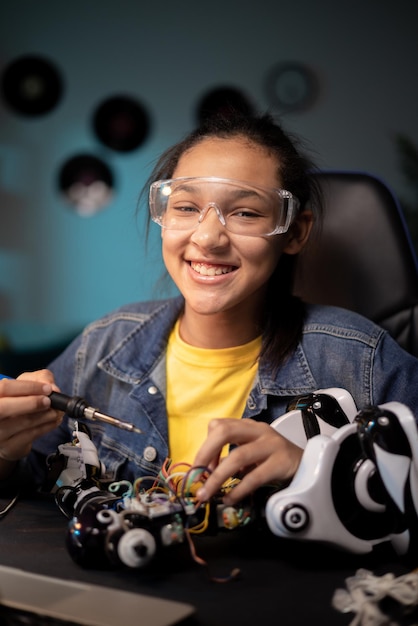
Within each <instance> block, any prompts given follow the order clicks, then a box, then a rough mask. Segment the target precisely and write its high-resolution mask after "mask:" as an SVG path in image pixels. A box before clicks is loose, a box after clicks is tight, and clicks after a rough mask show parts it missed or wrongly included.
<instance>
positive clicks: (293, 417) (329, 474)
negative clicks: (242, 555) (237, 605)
mask: <svg viewBox="0 0 418 626" xmlns="http://www.w3.org/2000/svg"><path fill="white" fill-rule="evenodd" d="M271 426H272V428H274V429H275V430H276V431H277V432H279V433H280V434H282V435H283V436H284V437H286V438H287V439H289V440H291V441H292V442H294V443H295V444H297V445H299V446H300V447H302V448H304V453H303V456H302V460H301V463H300V466H299V468H298V471H297V472H296V474H295V476H294V478H293V479H292V481H291V483H290V484H289V485H288V486H287V487H285V488H283V489H280V490H276V491H275V492H273V493H272V492H271V491H270V492H269V495H268V497H267V499H266V500H264V501H263V506H262V510H261V512H260V510H256V507H254V502H248V503H242V504H240V505H237V506H235V507H227V506H225V505H223V503H222V493H221V494H219V497H218V498H214V499H213V501H212V502H210V503H207V504H206V505H202V504H200V503H197V502H196V500H195V498H193V495H192V491H190V492H188V491H187V488H186V491H185V490H184V485H183V488H182V490H183V491H182V495H181V497H180V496H179V494H175V495H174V496H173V494H172V493H171V495H170V494H169V496H167V495H166V496H165V497H164V498H162V497H161V492H160V490H159V489H157V490H146V491H143V492H142V493H141V492H140V493H137V494H135V495H134V494H133V493H132V490H130V489H129V488H127V487H126V483H125V482H124V481H121V482H120V483H113V484H111V485H110V486H109V489H105V488H103V485H102V483H101V476H102V475H103V472H104V468H103V466H102V464H101V463H100V460H99V458H98V455H97V451H96V448H95V446H94V444H93V442H92V441H91V439H90V437H89V434H88V431H87V430H86V429H85V428H84V426H83V425H82V424H81V425H78V424H77V426H76V431H75V432H74V436H75V439H74V440H73V441H72V442H71V443H68V444H64V445H62V446H59V448H58V451H57V452H56V454H54V455H52V456H51V457H50V459H49V465H50V468H51V467H53V468H55V475H58V478H57V480H56V482H55V484H54V487H53V489H52V491H53V492H54V493H55V498H56V501H57V504H58V506H59V507H60V508H61V510H62V511H63V512H64V514H65V515H66V516H67V517H68V518H69V519H70V522H69V526H68V532H67V548H68V551H69V553H70V555H71V557H72V558H73V560H74V561H75V562H77V563H79V564H80V565H82V566H89V565H94V566H95V567H97V566H99V565H100V564H103V565H108V564H109V563H110V564H112V565H124V566H127V567H130V568H142V567H145V566H146V565H148V563H150V561H151V560H152V559H153V558H155V556H156V555H158V554H160V553H162V552H163V551H164V549H165V548H166V547H168V546H171V545H174V544H179V543H183V542H184V541H185V538H186V535H187V533H189V532H193V530H194V529H197V528H200V529H201V528H202V522H203V518H205V519H206V525H205V532H207V531H209V532H212V533H213V532H217V531H218V530H220V529H232V528H237V527H239V526H243V525H245V524H247V523H248V522H250V521H253V520H254V518H255V517H256V516H258V515H260V514H261V516H262V517H263V518H265V521H266V522H267V526H268V528H269V529H270V531H271V532H272V533H273V534H274V535H276V536H278V537H281V538H287V539H293V540H299V541H317V542H324V543H328V544H331V545H333V546H334V547H336V548H340V549H343V550H346V551H348V552H354V553H367V552H371V551H372V550H373V548H374V546H376V545H377V544H381V543H390V544H391V545H392V546H393V548H394V549H395V551H396V552H397V553H398V554H399V555H410V554H413V553H415V554H416V547H417V540H418V430H417V424H416V421H415V418H414V416H413V414H412V412H411V411H410V410H409V408H408V407H407V406H406V405H404V404H402V403H400V402H388V403H386V404H382V405H379V406H370V407H368V408H365V409H364V410H361V411H358V410H357V408H356V406H355V404H354V401H353V399H352V397H351V395H350V394H349V393H348V392H347V391H345V390H344V389H339V388H330V389H323V390H318V391H316V392H314V393H311V394H307V395H305V396H299V397H298V398H297V399H296V400H295V401H293V402H292V403H291V404H290V405H289V406H288V410H287V412H286V413H285V414H284V415H282V416H281V417H279V418H278V419H276V420H275V421H274V422H273V423H272V424H271ZM57 467H58V468H59V469H58V470H57ZM196 471H197V470H196ZM58 472H59V473H58ZM202 475H203V470H202V471H201V472H199V471H198V476H199V479H200V480H202V478H201V477H202ZM158 483H159V484H160V486H161V481H158V480H157V484H158ZM232 488H233V487H232ZM186 492H187V493H186ZM202 506H204V508H202Z"/></svg>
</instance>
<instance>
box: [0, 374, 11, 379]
mask: <svg viewBox="0 0 418 626" xmlns="http://www.w3.org/2000/svg"><path fill="white" fill-rule="evenodd" d="M2 378H10V380H12V377H11V376H6V374H0V380H1V379H2Z"/></svg>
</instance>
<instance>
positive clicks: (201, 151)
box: [173, 137, 282, 187]
mask: <svg viewBox="0 0 418 626" xmlns="http://www.w3.org/2000/svg"><path fill="white" fill-rule="evenodd" d="M279 169H280V163H279V162H278V160H277V158H276V157H275V156H274V155H272V154H271V153H270V152H269V151H268V150H267V149H265V148H263V147H261V146H259V145H258V144H255V143H252V142H250V141H248V140H247V139H245V138H238V137H237V138H229V139H220V138H207V139H204V140H203V141H201V142H200V143H199V144H197V145H196V146H193V147H192V148H190V149H189V150H187V151H186V152H185V153H184V154H183V155H182V156H181V157H180V159H179V162H178V164H177V167H176V169H175V170H174V172H173V178H179V177H183V176H184V177H217V178H234V179H236V180H241V181H245V182H248V183H252V184H254V185H261V186H264V187H279V186H281V184H282V183H281V178H280V174H279Z"/></svg>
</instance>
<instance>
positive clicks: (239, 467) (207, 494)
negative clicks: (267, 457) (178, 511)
mask: <svg viewBox="0 0 418 626" xmlns="http://www.w3.org/2000/svg"><path fill="white" fill-rule="evenodd" d="M254 447H255V448H257V446H251V445H250V444H247V445H242V446H239V448H235V449H234V450H232V452H231V453H230V454H229V455H228V456H227V457H225V458H224V459H222V460H221V462H220V463H219V464H218V465H217V467H216V468H215V469H214V470H213V472H212V473H211V474H210V476H209V477H208V479H207V480H206V481H205V484H204V485H203V486H202V487H201V488H200V489H199V490H198V492H197V494H196V495H197V497H198V498H199V500H202V501H203V502H207V501H208V500H209V499H210V498H212V497H213V496H214V495H215V494H216V493H217V492H218V491H219V489H220V488H221V486H222V485H223V484H224V483H225V482H226V481H227V480H229V479H230V478H233V477H235V476H237V475H238V474H239V473H241V472H242V471H243V470H244V469H245V468H246V467H248V466H249V465H250V464H251V465H252V464H253V463H254V462H256V460H258V459H259V452H258V451H253V452H251V448H254ZM248 448H249V450H248ZM261 458H262V457H261Z"/></svg>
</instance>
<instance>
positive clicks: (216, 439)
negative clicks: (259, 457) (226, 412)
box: [193, 418, 260, 467]
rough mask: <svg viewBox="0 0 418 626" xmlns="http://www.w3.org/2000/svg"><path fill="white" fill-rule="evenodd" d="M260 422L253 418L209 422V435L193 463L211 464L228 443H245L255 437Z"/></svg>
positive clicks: (200, 464)
mask: <svg viewBox="0 0 418 626" xmlns="http://www.w3.org/2000/svg"><path fill="white" fill-rule="evenodd" d="M259 426H260V424H257V423H255V422H252V421H251V420H235V419H226V418H223V419H214V420H211V421H210V422H209V428H208V437H207V439H206V440H205V441H204V442H203V444H202V446H201V447H200V449H199V451H198V452H197V454H196V457H195V460H194V462H193V465H197V466H205V467H207V466H211V465H213V463H214V460H217V459H219V456H220V454H221V452H222V449H223V447H224V446H225V445H226V444H243V443H246V442H249V441H251V440H253V439H254V433H255V432H256V429H257V427H259Z"/></svg>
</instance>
